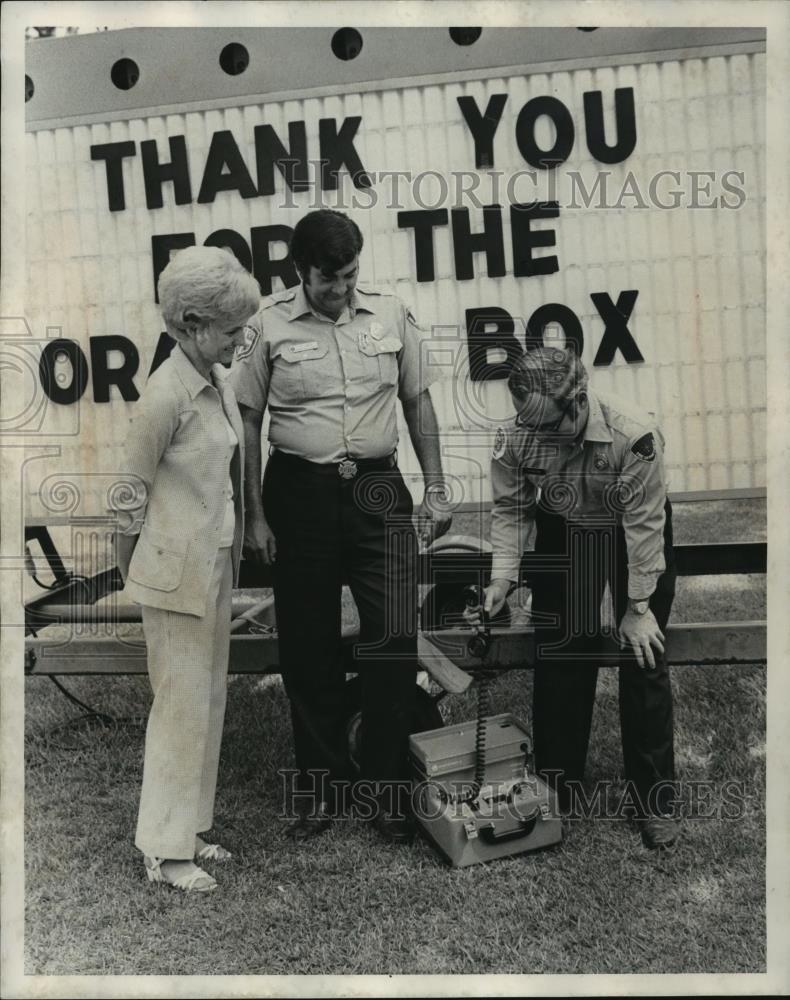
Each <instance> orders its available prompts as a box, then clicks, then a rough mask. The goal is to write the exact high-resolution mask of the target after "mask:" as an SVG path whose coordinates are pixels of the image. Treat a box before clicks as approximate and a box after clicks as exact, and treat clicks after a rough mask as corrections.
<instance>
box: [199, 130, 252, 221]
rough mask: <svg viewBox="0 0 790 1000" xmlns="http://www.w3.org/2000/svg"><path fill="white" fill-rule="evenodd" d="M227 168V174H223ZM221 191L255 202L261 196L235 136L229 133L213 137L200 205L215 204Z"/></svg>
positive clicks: (200, 194) (204, 174)
mask: <svg viewBox="0 0 790 1000" xmlns="http://www.w3.org/2000/svg"><path fill="white" fill-rule="evenodd" d="M225 167H227V168H228V172H227V173H223V172H222V171H223V169H224V168H225ZM219 191H238V192H239V194H240V195H241V196H242V198H254V197H255V196H256V195H257V193H258V192H257V191H256V190H255V185H254V184H253V183H252V177H250V172H249V170H247V164H246V163H245V162H244V159H243V158H242V155H241V153H240V151H239V147H238V146H237V145H236V140H235V139H234V138H233V133H232V132H228V131H227V130H225V131H223V132H215V133H214V135H213V136H212V137H211V145H210V146H209V150H208V156H207V157H206V169H205V170H204V171H203V182H202V183H201V185H200V193H199V194H198V202H200V204H203V203H204V202H209V201H214V199H215V198H216V197H217V193H218V192H219Z"/></svg>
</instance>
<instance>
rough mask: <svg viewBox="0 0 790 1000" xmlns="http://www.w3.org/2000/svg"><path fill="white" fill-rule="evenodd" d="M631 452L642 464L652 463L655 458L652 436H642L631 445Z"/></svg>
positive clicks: (654, 444) (654, 445)
mask: <svg viewBox="0 0 790 1000" xmlns="http://www.w3.org/2000/svg"><path fill="white" fill-rule="evenodd" d="M631 451H632V452H633V453H634V455H636V457H637V458H639V459H641V460H642V461H643V462H652V461H653V460H654V459H655V457H656V443H655V441H654V440H653V435H652V434H643V435H642V437H641V438H639V440H638V441H634V443H633V444H632V445H631Z"/></svg>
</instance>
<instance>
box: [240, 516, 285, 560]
mask: <svg viewBox="0 0 790 1000" xmlns="http://www.w3.org/2000/svg"><path fill="white" fill-rule="evenodd" d="M244 555H245V557H246V558H247V559H250V560H251V561H252V562H257V563H263V565H264V566H271V565H272V564H273V563H274V559H275V556H276V555H277V544H276V542H275V539H274V532H273V531H272V529H271V528H270V527H269V525H268V523H267V522H266V519H265V518H263V517H250V518H249V519H248V521H247V523H246V524H245V526H244Z"/></svg>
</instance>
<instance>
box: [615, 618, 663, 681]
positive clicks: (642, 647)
mask: <svg viewBox="0 0 790 1000" xmlns="http://www.w3.org/2000/svg"><path fill="white" fill-rule="evenodd" d="M620 646H621V648H623V649H625V648H626V647H627V646H630V647H631V648H632V649H633V651H634V655H635V656H636V660H637V663H638V664H639V666H640V667H642V668H644V667H645V665H647V666H648V667H649V668H650V670H655V668H656V660H655V657H654V656H653V649H652V648H651V647H653V648H655V649H656V650H657V651H658V652H659V653H663V652H664V633H663V632H662V631H661V629H660V628H659V627H658V622H657V621H656V619H655V616H654V615H653V612H652V611H651V610H650V609H649V608H648V610H647V611H646V612H645V613H644V614H643V615H636V614H634V612H633V611H630V610H629V611H626V613H625V614H624V615H623V620H622V621H621V622H620Z"/></svg>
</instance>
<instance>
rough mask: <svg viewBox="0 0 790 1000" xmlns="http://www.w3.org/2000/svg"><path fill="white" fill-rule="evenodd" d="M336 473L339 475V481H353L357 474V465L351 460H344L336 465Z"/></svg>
mask: <svg viewBox="0 0 790 1000" xmlns="http://www.w3.org/2000/svg"><path fill="white" fill-rule="evenodd" d="M337 471H338V472H339V473H340V478H341V479H353V478H354V476H356V474H357V463H356V462H355V461H354V459H353V458H344V459H343V461H342V462H340V463H339V464H338V467H337Z"/></svg>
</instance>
